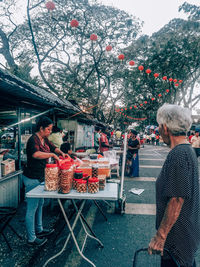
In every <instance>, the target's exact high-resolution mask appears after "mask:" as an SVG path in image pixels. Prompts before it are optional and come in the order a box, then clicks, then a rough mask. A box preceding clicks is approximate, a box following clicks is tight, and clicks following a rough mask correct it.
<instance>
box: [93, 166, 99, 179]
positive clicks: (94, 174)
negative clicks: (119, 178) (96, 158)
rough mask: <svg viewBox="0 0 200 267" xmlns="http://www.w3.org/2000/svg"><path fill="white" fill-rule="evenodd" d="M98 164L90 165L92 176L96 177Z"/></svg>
mask: <svg viewBox="0 0 200 267" xmlns="http://www.w3.org/2000/svg"><path fill="white" fill-rule="evenodd" d="M98 167H99V166H98V164H95V165H92V177H96V178H98V173H99V172H98V169H99V168H98Z"/></svg>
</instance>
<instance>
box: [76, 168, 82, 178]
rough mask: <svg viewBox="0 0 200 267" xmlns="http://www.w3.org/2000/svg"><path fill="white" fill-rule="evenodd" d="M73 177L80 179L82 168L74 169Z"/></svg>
mask: <svg viewBox="0 0 200 267" xmlns="http://www.w3.org/2000/svg"><path fill="white" fill-rule="evenodd" d="M74 178H75V179H82V178H83V171H82V170H75V171H74Z"/></svg>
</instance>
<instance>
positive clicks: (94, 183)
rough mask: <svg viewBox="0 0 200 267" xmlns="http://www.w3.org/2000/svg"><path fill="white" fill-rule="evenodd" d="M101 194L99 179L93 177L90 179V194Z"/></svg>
mask: <svg viewBox="0 0 200 267" xmlns="http://www.w3.org/2000/svg"><path fill="white" fill-rule="evenodd" d="M97 192H99V179H98V178H96V177H92V178H89V179H88V193H91V194H94V193H97Z"/></svg>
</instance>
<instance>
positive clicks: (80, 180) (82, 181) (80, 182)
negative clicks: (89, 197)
mask: <svg viewBox="0 0 200 267" xmlns="http://www.w3.org/2000/svg"><path fill="white" fill-rule="evenodd" d="M86 183H87V181H86V180H82V179H79V180H78V184H86Z"/></svg>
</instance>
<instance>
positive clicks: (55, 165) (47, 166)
mask: <svg viewBox="0 0 200 267" xmlns="http://www.w3.org/2000/svg"><path fill="white" fill-rule="evenodd" d="M56 167H58V165H57V164H46V168H56Z"/></svg>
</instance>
